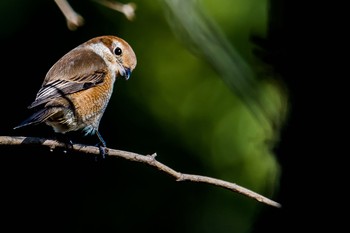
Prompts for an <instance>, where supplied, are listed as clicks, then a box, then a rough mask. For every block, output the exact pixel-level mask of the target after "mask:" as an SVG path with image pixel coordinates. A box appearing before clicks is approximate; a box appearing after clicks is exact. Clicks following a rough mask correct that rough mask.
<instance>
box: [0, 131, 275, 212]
mask: <svg viewBox="0 0 350 233" xmlns="http://www.w3.org/2000/svg"><path fill="white" fill-rule="evenodd" d="M28 144H37V145H42V146H46V147H49V148H50V150H53V149H55V148H66V147H67V146H66V144H64V143H62V142H58V141H55V140H50V139H44V138H37V137H14V136H0V145H28ZM71 150H74V151H77V152H82V153H86V154H95V155H99V153H100V151H99V148H98V147H94V146H88V145H82V144H73V146H72V148H71ZM107 153H108V155H109V156H114V157H119V158H124V159H127V160H130V161H134V162H140V163H145V164H147V165H149V166H152V167H154V168H157V169H158V170H160V171H162V172H164V173H166V174H168V175H170V176H172V177H174V178H175V179H176V181H192V182H198V183H207V184H212V185H215V186H218V187H222V188H225V189H228V190H231V191H233V192H236V193H240V194H242V195H244V196H247V197H250V198H252V199H255V200H257V201H259V202H262V203H264V204H267V205H270V206H273V207H278V208H279V207H281V205H280V204H279V203H277V202H275V201H272V200H270V199H268V198H266V197H264V196H262V195H260V194H258V193H256V192H253V191H251V190H249V189H247V188H244V187H242V186H239V185H237V184H234V183H231V182H227V181H224V180H220V179H215V178H212V177H207V176H201V175H192V174H184V173H180V172H177V171H175V170H174V169H172V168H170V167H168V166H166V165H164V164H162V163H160V162H158V161H157V160H156V158H155V157H156V154H155V153H154V154H152V155H140V154H136V153H133V152H128V151H121V150H115V149H110V148H107Z"/></svg>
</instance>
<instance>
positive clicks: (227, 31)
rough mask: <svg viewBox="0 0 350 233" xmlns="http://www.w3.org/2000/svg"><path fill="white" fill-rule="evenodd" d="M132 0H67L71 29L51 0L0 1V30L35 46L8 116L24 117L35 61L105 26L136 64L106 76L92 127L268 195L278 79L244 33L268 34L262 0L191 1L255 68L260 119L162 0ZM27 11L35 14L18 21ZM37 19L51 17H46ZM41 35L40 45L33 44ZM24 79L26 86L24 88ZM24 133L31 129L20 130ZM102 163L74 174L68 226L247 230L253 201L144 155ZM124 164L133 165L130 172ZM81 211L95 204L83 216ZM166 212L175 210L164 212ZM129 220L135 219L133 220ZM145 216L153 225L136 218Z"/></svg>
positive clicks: (38, 71) (188, 168)
mask: <svg viewBox="0 0 350 233" xmlns="http://www.w3.org/2000/svg"><path fill="white" fill-rule="evenodd" d="M134 2H135V3H136V4H137V9H136V18H135V20H134V21H128V20H127V19H126V18H125V17H124V16H123V15H122V14H120V13H118V12H116V11H113V10H111V9H108V8H106V7H104V6H102V5H99V4H98V3H96V2H93V1H78V0H75V1H73V0H72V1H70V3H71V4H72V7H73V8H74V9H75V10H76V11H77V12H79V13H80V14H81V15H82V16H83V17H84V18H85V22H86V23H85V25H84V26H83V27H81V28H78V29H77V30H76V31H74V32H71V31H69V30H68V29H67V27H66V24H65V20H64V18H63V15H62V14H61V13H60V12H59V9H58V7H57V6H56V5H55V3H54V1H51V2H50V1H39V0H37V1H20V0H15V1H1V2H0V15H1V16H0V17H1V20H0V24H1V28H2V29H1V34H0V35H1V39H2V40H3V41H4V40H8V41H11V40H13V39H12V38H15V37H16V38H17V39H18V36H19V35H22V36H23V38H22V40H20V41H21V42H22V45H21V46H22V47H25V46H31V47H29V48H27V52H28V54H37V57H36V66H30V67H27V69H26V72H28V73H30V72H32V73H31V74H28V76H29V77H27V76H23V75H20V76H19V77H18V78H23V84H24V85H23V87H22V89H19V91H21V93H22V94H21V96H20V97H17V98H16V99H17V104H18V105H19V107H17V111H18V113H17V114H16V112H14V115H15V116H16V119H15V120H17V122H19V121H20V120H22V119H24V118H25V117H26V115H25V106H26V105H27V104H29V103H30V102H31V101H32V100H33V99H34V96H35V93H36V91H37V90H38V89H39V86H40V84H41V82H42V80H43V77H44V74H45V72H47V70H48V68H49V67H50V66H51V65H52V64H53V62H55V60H57V59H58V58H59V57H60V56H62V55H63V54H64V53H66V52H67V51H68V50H70V49H71V48H73V47H75V46H76V45H77V44H79V43H81V42H83V41H85V40H87V39H89V38H91V37H94V36H97V35H102V34H115V35H118V36H120V37H122V38H124V39H126V40H127V41H128V42H129V43H130V44H131V46H132V47H133V48H134V51H135V53H136V55H137V59H138V65H137V67H136V69H135V71H134V73H133V74H132V76H131V79H130V80H128V81H127V82H125V81H123V80H118V81H117V83H116V87H115V92H114V93H113V96H112V99H111V102H110V105H109V107H108V108H107V111H106V114H105V116H104V118H103V119H102V122H101V133H102V135H103V136H104V138H105V140H106V141H107V144H108V146H109V147H112V148H118V149H125V150H130V151H135V152H138V153H154V152H157V153H158V155H159V157H158V159H159V160H160V161H161V162H164V163H165V164H167V165H169V166H171V167H173V168H174V169H175V170H178V171H181V172H186V173H195V174H201V175H207V176H212V177H216V178H220V179H224V180H228V181H231V182H235V183H237V184H239V185H242V186H244V187H247V188H249V189H251V190H254V191H256V192H258V193H261V194H263V195H266V196H268V197H271V198H273V196H274V194H275V192H276V191H278V181H279V166H278V164H277V162H276V159H275V155H274V153H273V150H272V149H273V147H274V145H275V144H276V143H278V133H279V130H280V126H281V124H280V123H276V122H283V121H284V118H285V116H286V110H287V108H286V93H285V92H284V90H283V89H282V88H280V86H279V85H278V84H277V83H278V82H277V81H272V80H274V78H275V77H274V76H273V75H274V74H273V73H271V72H266V70H268V68H266V67H265V65H264V64H261V63H260V62H259V61H258V60H257V59H256V58H255V57H254V56H253V55H252V50H253V49H254V47H255V46H256V45H254V44H253V43H252V42H251V40H250V37H251V36H252V35H256V36H259V37H265V36H266V34H267V27H268V25H267V24H268V8H269V6H268V1H266V0H265V1H261V0H245V1H243V0H230V1H229V0H216V1H210V0H203V1H197V4H203V9H205V11H206V12H207V13H208V17H212V19H213V21H215V22H217V26H218V27H220V28H221V30H222V32H223V33H224V35H225V36H226V37H227V38H226V39H227V40H228V41H229V42H230V43H231V44H232V46H234V48H235V49H236V51H237V52H238V53H239V55H240V56H241V58H242V59H244V61H245V62H246V63H247V64H249V68H250V69H251V70H253V71H254V72H255V73H256V75H257V77H258V78H261V79H259V80H258V81H257V83H258V85H257V86H255V87H254V88H255V89H254V91H255V93H254V95H255V96H256V97H257V99H259V101H260V102H261V103H262V105H261V106H263V108H262V110H263V111H265V112H266V113H268V121H261V120H259V119H258V118H256V117H255V115H254V113H253V112H251V111H250V108H249V106H247V103H246V102H244V101H242V99H241V98H239V97H238V96H237V93H235V92H233V91H232V89H230V88H229V87H228V86H227V85H226V83H225V82H224V81H223V80H222V79H221V77H220V74H219V73H217V72H216V70H215V69H213V67H212V66H211V65H210V64H209V63H208V61H206V60H204V59H203V57H202V56H197V54H196V53H192V51H191V49H190V50H189V49H188V46H187V45H186V41H183V40H182V41H180V40H178V38H179V37H178V36H179V35H176V31H172V29H171V27H170V25H169V23H168V22H169V21H168V20H170V21H171V18H169V15H167V14H166V11H165V8H164V4H163V2H162V1H141V0H135V1H134ZM125 3H126V2H125ZM51 21H52V22H51ZM9 22H11V24H10V23H9ZM30 22H31V23H33V22H34V23H36V24H34V25H35V26H33V24H31V25H30V26H28V25H29V23H30ZM43 23H45V24H50V23H52V25H51V26H48V27H46V26H44V25H43ZM36 27H37V28H36ZM45 27H46V28H45ZM174 32H175V34H174ZM26 37H31V38H30V39H28V42H29V43H30V44H28V43H26V42H25V38H26ZM40 40H41V42H40ZM18 42H19V41H16V45H18ZM41 43H42V45H44V46H46V45H48V46H50V48H49V49H46V48H45V47H44V46H40V44H41ZM23 44H25V45H23ZM14 49H16V47H14ZM17 49H19V51H23V48H17ZM7 56H8V57H11V56H12V55H7ZM45 56H46V57H45ZM26 59H28V58H26ZM32 76H33V78H32ZM34 76H38V77H37V78H34ZM8 82H10V81H8ZM29 85H31V87H30V89H29V88H24V87H29ZM6 120H9V119H6ZM13 121H14V119H13V118H11V124H13V125H16V123H17V122H13ZM2 122H3V124H5V125H6V126H5V125H4V126H1V128H4V130H2V131H3V132H6V133H8V134H14V135H16V133H17V132H13V131H10V130H9V129H8V128H6V127H8V126H7V124H8V122H6V121H2ZM276 125H277V127H276ZM10 128H11V127H10ZM39 128H40V127H39ZM6 130H7V131H6ZM36 132H39V131H36ZM26 135H28V136H30V135H31V131H28V133H27V134H26ZM66 160H67V159H66ZM66 160H65V163H66V162H67V161H66ZM18 162H19V163H20V161H18ZM80 166H82V165H80ZM83 166H86V164H85V163H83ZM89 166H94V165H91V164H90V165H89ZM96 166H101V165H100V164H98V165H96ZM125 167H127V168H125ZM71 169H72V170H73V168H71ZM85 169H86V170H88V168H85ZM94 169H97V171H100V170H99V169H101V168H100V167H98V168H94ZM120 169H125V170H120ZM130 169H133V170H130ZM68 170H69V169H68ZM86 170H84V171H85V172H86ZM102 170H105V171H102V172H101V171H100V172H101V176H103V177H105V176H108V177H109V178H108V179H107V180H106V181H103V182H102V181H101V183H99V182H98V181H96V180H94V179H98V178H94V179H93V180H92V181H91V180H90V181H83V183H84V182H88V183H89V182H91V183H89V184H86V186H84V185H83V186H84V188H82V189H83V191H81V192H82V193H79V197H80V198H79V204H77V205H78V206H77V207H72V208H76V209H75V211H73V213H74V214H75V215H74V214H72V215H73V216H72V219H73V220H72V221H75V223H74V224H72V225H73V226H74V227H72V228H76V229H77V230H76V231H75V232H82V231H84V232H86V231H87V230H88V229H90V230H91V231H94V229H96V231H97V230H98V229H100V230H102V232H105V231H112V230H117V229H119V230H120V229H123V230H124V231H125V230H136V229H138V230H145V231H147V230H151V229H155V230H156V231H157V229H158V230H159V229H162V227H161V226H164V227H165V228H164V229H165V230H164V231H165V232H217V233H220V232H236V233H239V232H242V233H243V232H245V233H247V232H249V231H250V230H251V228H252V226H253V224H254V219H255V217H256V215H257V213H259V211H260V209H261V207H262V204H260V203H257V202H256V201H254V200H251V199H249V198H246V197H242V196H240V195H236V194H232V193H231V192H229V191H227V190H220V189H218V188H215V187H209V186H200V187H197V184H190V183H187V184H173V182H172V181H170V180H169V179H166V178H164V177H162V176H163V175H162V174H160V173H152V172H150V171H149V170H148V168H147V167H143V166H138V165H130V164H129V163H124V162H121V161H119V160H118V161H116V162H115V163H112V162H111V164H109V165H106V164H104V165H103V169H102ZM69 171H70V170H69ZM122 171H123V172H122ZM130 173H133V175H131V176H130V177H129V175H127V174H130ZM121 174H124V175H121ZM94 175H96V176H98V175H99V174H98V172H95V173H94ZM91 176H92V175H91ZM118 176H122V177H123V178H117V177H118ZM103 177H102V178H100V179H103ZM57 179H58V178H57ZM67 179H68V178H67ZM72 179H74V178H72ZM76 179H77V180H78V183H79V181H80V182H82V181H81V180H80V179H79V178H76ZM150 181H152V182H150ZM142 182H144V183H142ZM111 184H113V185H111ZM172 185H173V186H172ZM120 189H122V190H120ZM75 190H76V191H77V192H79V190H77V189H75ZM69 195H71V193H69ZM74 195H78V194H73V196H74ZM141 198H142V199H141ZM96 200H100V201H101V202H98V201H97V202H96ZM121 202H122V203H121ZM145 202H146V203H145ZM147 202H149V203H147ZM73 205H74V203H73ZM79 208H81V209H79ZM101 212H104V213H105V214H103V216H104V217H103V218H102V217H101V216H98V213H101ZM91 213H96V216H88V215H90V214H91ZM167 215H169V216H172V217H173V218H175V219H173V220H169V219H167V218H166V216H167ZM141 219H142V220H141ZM90 220H91V221H90ZM139 221H140V222H141V223H143V224H144V225H143V224H140V225H138V224H137V223H138V222H139ZM150 222H152V223H153V224H156V225H158V227H156V228H152V227H151V226H149V227H146V226H148V225H147V224H151V223H150ZM132 224H137V225H136V226H131V225H132ZM79 229H80V230H79ZM99 232H101V231H99Z"/></svg>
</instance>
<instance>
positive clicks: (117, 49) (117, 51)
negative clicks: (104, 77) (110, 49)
mask: <svg viewBox="0 0 350 233" xmlns="http://www.w3.org/2000/svg"><path fill="white" fill-rule="evenodd" d="M122 53H123V51H122V49H121V48H119V47H117V48H115V50H114V54H115V55H118V56H119V55H121V54H122Z"/></svg>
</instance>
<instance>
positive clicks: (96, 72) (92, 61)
mask: <svg viewBox="0 0 350 233" xmlns="http://www.w3.org/2000/svg"><path fill="white" fill-rule="evenodd" d="M107 72H108V70H107V66H106V64H105V62H104V60H103V59H102V58H101V57H100V56H98V55H97V54H96V53H94V52H92V51H90V50H85V51H84V50H83V49H75V50H72V51H71V52H69V53H68V54H66V55H65V56H63V57H62V58H61V59H60V60H58V61H57V63H56V64H55V65H53V66H52V68H51V69H50V70H49V72H48V73H47V75H46V77H45V80H44V82H43V84H42V86H41V88H40V90H39V91H38V93H37V96H36V99H35V101H34V102H33V103H32V104H31V105H30V106H29V107H28V108H33V107H36V106H38V105H40V104H43V103H46V102H48V101H49V100H51V99H53V98H56V97H60V96H65V95H67V94H71V93H75V92H78V91H81V90H86V89H88V88H91V87H93V86H96V85H98V84H100V83H102V82H103V81H104V78H105V76H106V74H107Z"/></svg>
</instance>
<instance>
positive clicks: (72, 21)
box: [55, 0, 84, 31]
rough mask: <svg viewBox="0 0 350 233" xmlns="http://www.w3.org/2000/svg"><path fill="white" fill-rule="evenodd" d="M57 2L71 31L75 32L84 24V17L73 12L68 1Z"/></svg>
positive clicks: (58, 0)
mask: <svg viewBox="0 0 350 233" xmlns="http://www.w3.org/2000/svg"><path fill="white" fill-rule="evenodd" d="M55 2H56V4H57V6H58V7H59V8H60V10H61V11H62V13H63V15H64V17H65V18H66V20H67V26H68V28H69V30H71V31H74V30H76V29H77V28H78V27H80V26H82V25H83V24H84V19H83V17H82V16H81V15H79V14H78V13H77V12H75V11H74V10H73V8H72V7H71V6H70V5H69V3H68V2H67V0H55Z"/></svg>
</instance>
